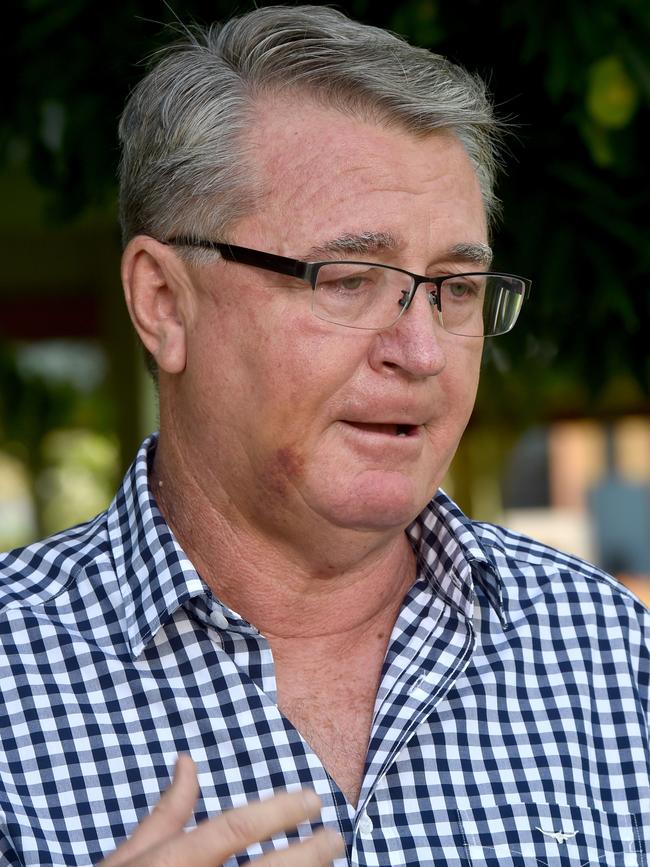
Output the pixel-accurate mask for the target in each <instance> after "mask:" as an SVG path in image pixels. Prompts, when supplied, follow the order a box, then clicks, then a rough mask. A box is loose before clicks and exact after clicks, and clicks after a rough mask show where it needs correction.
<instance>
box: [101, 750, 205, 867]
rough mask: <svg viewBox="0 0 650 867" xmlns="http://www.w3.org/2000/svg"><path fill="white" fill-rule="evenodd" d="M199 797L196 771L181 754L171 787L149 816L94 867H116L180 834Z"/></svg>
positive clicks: (189, 761)
mask: <svg viewBox="0 0 650 867" xmlns="http://www.w3.org/2000/svg"><path fill="white" fill-rule="evenodd" d="M198 794H199V784H198V781H197V778H196V767H195V765H194V762H193V761H192V759H191V758H190V757H189V756H188V755H184V754H181V755H179V756H178V758H177V759H176V766H175V768H174V776H173V778H172V781H171V784H170V785H169V787H168V788H167V789H165V791H164V792H163V794H162V796H161V798H160V800H159V801H158V803H157V804H156V806H155V807H154V808H153V810H152V811H151V813H150V814H149V815H148V816H146V817H145V818H144V819H143V820H142V821H141V822H140V823H139V824H138V826H137V827H136V829H135V831H134V832H133V834H132V835H131V836H130V837H129V839H128V840H127V841H126V842H124V843H122V845H121V846H119V847H118V848H117V849H116V850H115V852H113V853H112V854H111V855H109V856H108V858H106V859H105V860H104V861H102V862H101V863H100V864H99V865H98V867H120V865H126V864H127V862H128V861H130V860H131V859H133V858H135V857H136V856H137V855H140V854H142V853H143V852H145V851H146V850H147V849H151V848H152V847H154V846H158V845H160V844H161V843H164V842H165V841H166V840H169V839H170V838H171V837H174V836H175V835H176V834H178V833H179V832H180V831H182V830H183V828H184V827H185V824H186V822H187V820H188V819H189V818H190V816H191V815H192V810H193V809H194V805H195V803H196V799H197V797H198Z"/></svg>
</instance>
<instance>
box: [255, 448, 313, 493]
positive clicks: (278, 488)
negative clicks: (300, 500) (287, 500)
mask: <svg viewBox="0 0 650 867" xmlns="http://www.w3.org/2000/svg"><path fill="white" fill-rule="evenodd" d="M304 467H305V460H304V458H303V457H302V455H301V454H300V453H299V452H298V451H297V450H296V449H294V448H293V447H291V446H282V447H281V448H279V449H277V451H276V452H275V453H274V459H273V460H272V461H271V462H270V464H269V466H268V468H267V472H266V474H265V481H266V486H267V487H268V488H269V490H271V491H273V492H274V493H276V494H285V493H286V492H287V490H288V488H289V486H290V485H292V484H295V482H297V481H298V480H299V479H300V478H301V477H302V475H303V472H304Z"/></svg>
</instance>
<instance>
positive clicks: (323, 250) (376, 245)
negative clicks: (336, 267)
mask: <svg viewBox="0 0 650 867" xmlns="http://www.w3.org/2000/svg"><path fill="white" fill-rule="evenodd" d="M403 245H404V242H403V241H402V240H400V239H398V238H397V237H396V236H395V235H393V234H392V233H391V232H361V234H358V235H355V234H346V235H340V236H339V237H338V238H333V239H332V240H331V241H326V242H325V243H323V244H317V245H316V246H315V247H312V248H311V250H309V252H308V253H307V255H306V257H305V259H306V260H307V261H313V260H314V259H322V258H326V257H327V256H335V255H337V254H338V255H341V256H350V255H354V256H365V255H366V254H367V253H383V252H385V251H387V250H391V251H392V250H396V249H398V248H399V247H402V246H403Z"/></svg>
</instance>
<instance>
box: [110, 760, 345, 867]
mask: <svg viewBox="0 0 650 867" xmlns="http://www.w3.org/2000/svg"><path fill="white" fill-rule="evenodd" d="M198 792H199V786H198V781H197V779H196V769H195V767H194V762H193V761H192V759H191V758H190V757H189V756H186V755H181V756H179V757H178V760H177V762H176V768H175V770H174V778H173V780H172V782H171V785H170V786H169V788H168V789H167V790H166V791H165V792H164V793H163V795H162V797H161V798H160V800H159V801H158V803H157V804H156V806H155V807H154V809H153V810H152V812H151V813H150V814H149V816H147V817H146V818H145V819H143V820H142V822H140V824H139V825H138V827H137V828H136V829H135V831H134V833H133V835H132V836H131V837H129V839H128V840H127V841H126V842H125V843H122V845H121V846H119V847H118V848H117V849H116V850H115V852H113V853H112V854H111V855H109V856H108V858H106V859H104V860H103V861H102V862H100V864H98V865H97V867H187V865H188V864H191V865H192V867H219V865H221V864H223V862H224V861H225V860H226V859H228V858H230V857H232V856H233V855H235V854H237V853H240V852H242V851H243V850H244V849H246V847H247V846H250V845H251V844H252V843H257V842H261V841H262V840H268V839H269V837H272V836H273V835H274V834H277V833H279V832H280V831H288V830H290V829H292V828H295V827H296V825H297V824H298V823H299V822H303V821H305V820H306V819H313V818H315V817H316V816H318V814H319V811H320V800H319V798H318V796H317V795H316V793H315V792H312V791H310V790H308V789H305V790H302V791H300V792H292V793H289V792H284V793H282V794H280V795H275V796H274V797H272V798H268V799H267V800H264V801H254V802H251V803H250V804H246V805H245V806H244V807H238V808H237V809H235V810H228V811H227V812H225V813H222V814H220V815H219V816H215V817H214V818H212V819H206V820H205V821H204V822H201V823H200V824H199V825H197V826H196V828H194V829H193V830H191V831H188V832H185V831H183V828H184V826H185V823H186V822H187V820H188V819H189V817H190V816H191V815H192V809H193V807H194V804H195V802H196V799H197V796H198ZM343 851H344V844H343V840H342V839H341V837H340V836H339V835H338V834H336V833H335V832H334V831H332V830H331V829H328V828H321V829H319V830H318V831H316V833H315V834H314V835H313V836H312V837H310V838H309V839H308V840H302V841H301V842H299V843H292V844H291V845H290V846H288V847H287V848H285V849H281V850H278V851H277V852H270V853H268V854H267V855H264V856H263V857H260V858H257V859H256V860H255V864H256V865H258V864H259V865H260V867H262V865H263V867H272V865H280V864H281V865H282V867H319V865H326V864H329V863H330V862H331V861H332V859H333V858H335V857H336V856H337V855H341V854H342V853H343Z"/></svg>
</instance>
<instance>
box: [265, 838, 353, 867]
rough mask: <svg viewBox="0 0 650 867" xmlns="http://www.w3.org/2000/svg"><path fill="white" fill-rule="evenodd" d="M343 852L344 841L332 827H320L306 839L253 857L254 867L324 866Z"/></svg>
mask: <svg viewBox="0 0 650 867" xmlns="http://www.w3.org/2000/svg"><path fill="white" fill-rule="evenodd" d="M344 854H345V842H344V840H343V837H341V835H340V834H337V833H336V831H334V830H332V828H321V829H320V830H318V831H316V833H315V834H314V836H313V837H310V838H309V839H308V840H301V841H300V842H299V843H293V844H292V845H291V846H288V847H287V848H286V849H279V850H278V851H277V852H269V853H268V854H267V855H264V856H263V857H261V858H256V859H255V867H257V865H258V864H259V865H260V867H262V865H263V867H321V865H322V867H325V865H327V864H331V863H332V861H333V860H334V859H335V858H339V857H341V856H342V855H344Z"/></svg>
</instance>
